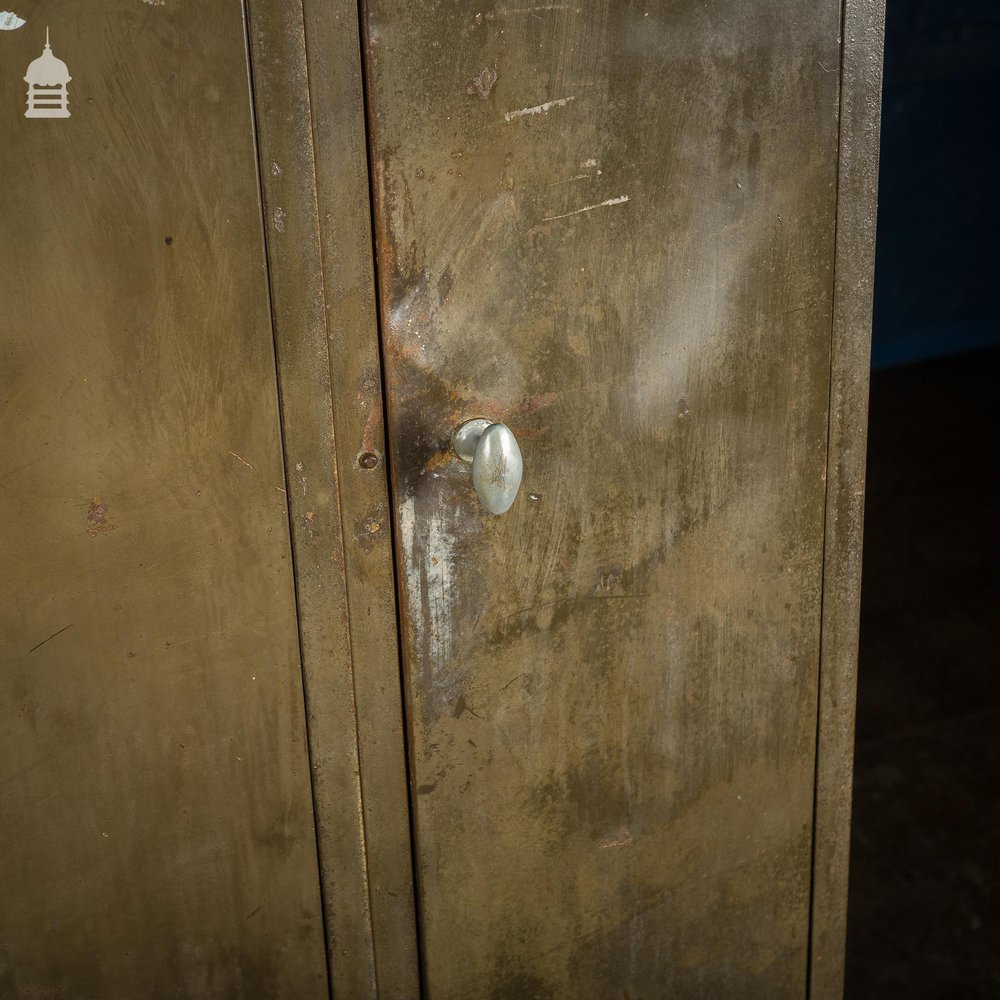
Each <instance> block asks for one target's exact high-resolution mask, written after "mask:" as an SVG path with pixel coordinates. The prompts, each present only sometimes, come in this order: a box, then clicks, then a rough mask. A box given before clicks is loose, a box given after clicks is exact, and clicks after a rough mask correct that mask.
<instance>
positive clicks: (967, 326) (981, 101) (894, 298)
mask: <svg viewBox="0 0 1000 1000" xmlns="http://www.w3.org/2000/svg"><path fill="white" fill-rule="evenodd" d="M881 157H882V158H881V168H880V175H879V189H880V190H879V215H878V250H877V254H876V266H875V315H874V324H873V326H874V330H873V342H872V363H873V365H875V366H876V367H888V366H891V365H896V364H906V363H909V362H911V361H917V360H921V359H924V358H929V357H935V356H939V355H943V354H951V353H956V352H959V351H965V350H975V349H978V348H983V347H989V346H993V345H1000V0H887V11H886V39H885V77H884V100H883V117H882V153H881Z"/></svg>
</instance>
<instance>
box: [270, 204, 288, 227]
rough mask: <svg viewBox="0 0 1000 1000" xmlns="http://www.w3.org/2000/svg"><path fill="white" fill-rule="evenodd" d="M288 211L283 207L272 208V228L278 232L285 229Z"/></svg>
mask: <svg viewBox="0 0 1000 1000" xmlns="http://www.w3.org/2000/svg"><path fill="white" fill-rule="evenodd" d="M287 215H288V213H287V212H286V211H285V210H284V209H283V208H280V207H279V208H276V209H275V210H274V215H273V216H272V218H273V220H274V228H275V229H277V230H278V232H279V233H283V232H284V231H285V219H286V218H287Z"/></svg>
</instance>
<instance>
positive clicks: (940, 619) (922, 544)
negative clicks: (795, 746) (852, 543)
mask: <svg viewBox="0 0 1000 1000" xmlns="http://www.w3.org/2000/svg"><path fill="white" fill-rule="evenodd" d="M998 510H1000V352H993V353H989V354H979V355H965V356H961V357H955V358H949V359H944V360H937V361H931V362H924V363H922V364H918V365H912V366H909V367H905V368H897V369H889V370H885V371H880V372H876V373H875V375H874V376H873V380H872V402H871V422H870V445H869V471H868V497H867V515H866V524H865V552H864V583H863V588H862V624H861V653H860V672H859V688H858V727H857V749H856V761H855V793H854V823H853V834H852V836H853V841H852V853H851V883H850V900H849V910H848V949H847V991H846V997H847V1000H871V998H877V1000H894V998H897V997H898V998H905V1000H925V998H928V1000H929V998H934V1000H937V998H943V1000H951V998H955V1000H980V998H984V1000H985V998H990V1000H997V998H1000V683H998V675H1000V580H998V577H1000V572H998V568H1000V516H998Z"/></svg>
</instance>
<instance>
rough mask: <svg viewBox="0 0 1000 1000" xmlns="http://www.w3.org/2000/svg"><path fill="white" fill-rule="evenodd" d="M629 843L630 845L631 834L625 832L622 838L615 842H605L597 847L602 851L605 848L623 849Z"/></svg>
mask: <svg viewBox="0 0 1000 1000" xmlns="http://www.w3.org/2000/svg"><path fill="white" fill-rule="evenodd" d="M631 843H632V834H631V833H630V832H628V831H626V833H625V835H624V836H623V837H619V838H618V839H617V840H605V841H604V842H603V843H601V844H600V845H598V846H599V847H601V848H602V849H604V848H606V847H625V846H626V845H627V844H631Z"/></svg>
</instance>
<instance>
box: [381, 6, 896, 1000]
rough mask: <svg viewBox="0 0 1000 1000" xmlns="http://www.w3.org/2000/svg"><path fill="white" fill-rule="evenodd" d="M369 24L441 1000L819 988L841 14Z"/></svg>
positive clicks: (409, 673)
mask: <svg viewBox="0 0 1000 1000" xmlns="http://www.w3.org/2000/svg"><path fill="white" fill-rule="evenodd" d="M365 7H366V21H365V23H364V36H365V37H364V48H365V60H366V71H367V81H368V110H369V128H370V136H371V144H372V148H371V161H372V163H371V169H372V179H373V190H374V193H375V211H374V217H375V227H376V250H377V261H378V276H379V283H380V296H381V316H382V323H383V329H382V337H383V349H384V364H385V372H386V392H387V403H388V416H389V424H388V437H389V451H390V459H391V466H392V480H393V481H392V489H393V505H394V516H395V530H396V538H397V543H398V554H397V558H398V578H399V586H400V601H401V607H400V612H401V616H402V629H401V638H402V646H403V668H404V681H405V696H406V710H407V719H408V729H409V754H410V767H411V775H410V778H411V787H412V803H413V817H414V836H415V854H414V857H415V861H416V878H417V885H418V912H419V917H420V924H421V930H422V943H423V957H424V975H425V982H426V986H427V995H428V996H429V997H431V998H433V1000H468V998H473V997H492V998H497V1000H499V998H514V997H518V998H520V997H525V998H527V997H536V998H567V1000H570V998H572V1000H583V998H594V1000H599V998H600V1000H604V998H609V997H625V998H631V1000H637V998H640V997H641V998H647V1000H653V998H662V997H671V998H675V997H676V998H680V997H710V998H713V1000H719V998H722V997H732V998H739V1000H749V998H754V997H759V998H766V1000H777V998H801V997H803V996H804V995H805V993H806V978H807V969H808V957H809V933H810V894H811V887H812V878H813V859H812V851H813V818H814V796H815V780H814V779H815V775H816V769H817V753H816V751H817V704H818V700H819V697H820V671H819V666H820V643H821V611H822V595H823V579H824V576H823V573H824V523H825V521H824V519H825V511H826V497H827V494H826V485H825V483H826V475H827V464H828V432H829V429H830V427H829V422H828V415H829V412H830V402H831V365H832V363H833V358H832V356H831V328H832V324H833V322H834V287H835V275H834V267H833V264H834V254H835V235H836V227H835V222H836V218H837V179H838V141H839V139H838V125H839V119H838V100H839V96H840V65H841V46H840V31H841V16H842V11H841V6H840V4H839V3H838V2H835V0H824V2H819V3H812V4H800V3H794V2H791V0H758V2H754V3H751V4H747V3H736V2H730V0H721V2H715V3H707V4H706V3H693V2H682V3H675V4H659V5H657V4H647V5H645V6H643V5H637V4H635V3H631V2H625V0H621V2H619V0H604V2H600V3H588V4H574V3H569V4H562V3H553V4H548V3H546V4H541V3H524V4H517V5H508V4H496V3H486V4H479V5H469V4H444V3H435V4H426V3H423V2H416V0H413V2H394V0H393V2H389V0H368V2H367V3H366V5H365ZM874 55H875V56H876V57H877V52H875V53H874ZM859 204H860V202H859ZM865 204H866V206H867V205H868V203H865ZM866 210H867V208H866ZM863 259H867V260H868V261H869V264H870V258H863ZM862 339H863V338H862ZM863 364H864V361H863V359H862V361H861V362H860V365H859V370H861V366H863ZM858 384H861V385H862V386H863V380H861V381H860V382H859V383H858ZM862 393H863V388H862ZM838 398H839V397H838ZM862 400H863V395H862ZM473 418H481V419H482V420H483V421H484V422H486V423H499V422H502V423H503V424H506V425H507V426H508V428H509V429H510V431H511V432H512V434H513V436H514V438H516V441H517V443H518V446H519V451H520V454H521V456H522V458H523V482H522V484H521V486H520V491H519V493H518V494H517V498H516V500H515V501H514V503H513V506H511V507H510V509H509V510H508V511H507V512H506V513H503V514H501V515H499V516H497V515H494V514H492V513H489V512H488V511H487V510H486V509H485V507H484V505H483V502H482V499H483V498H482V497H480V496H478V495H477V492H476V491H475V489H474V485H473V476H472V475H471V474H470V466H469V465H468V464H467V462H465V461H463V460H461V458H459V457H458V456H457V455H456V451H455V448H454V447H453V440H452V439H453V434H454V433H455V431H456V430H457V429H458V428H460V427H462V426H463V425H464V424H465V422H466V421H469V420H471V419H473ZM855 433H856V434H863V431H856V432H855ZM516 450H518V449H514V448H513V447H512V446H511V447H510V448H509V450H508V452H507V453H505V455H504V456H503V457H504V460H506V461H507V462H508V465H507V467H506V470H504V468H502V463H499V464H494V465H493V466H485V465H484V466H482V467H481V468H484V469H486V470H487V471H491V470H492V472H494V473H497V474H498V475H499V476H500V478H501V479H503V477H504V476H509V475H510V474H511V472H510V470H511V468H513V466H514V465H516ZM488 478H489V477H488V476H487V479H488ZM486 493H488V489H486V488H484V496H485V494H486ZM855 495H856V492H852V497H853V496H855ZM486 499H488V497H487V498H486ZM852 503H853V500H852ZM845 509H846V508H845ZM851 509H852V510H854V508H853V507H852V508H851ZM848 544H850V543H848ZM848 589H849V588H848ZM853 592H854V593H856V588H855V590H854V591H853ZM848 603H849V602H848ZM848 700H849V699H848ZM838 718H839V717H838ZM845 752H846V753H848V757H847V760H848V764H847V766H848V768H849V751H845ZM839 760H840V758H838V761H839Z"/></svg>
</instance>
